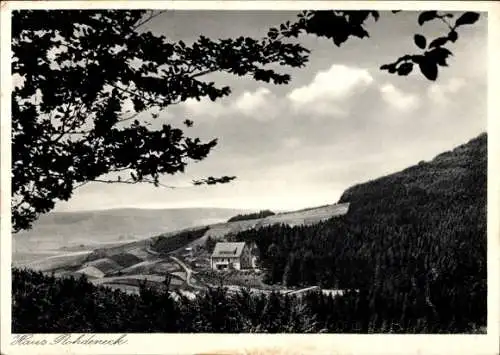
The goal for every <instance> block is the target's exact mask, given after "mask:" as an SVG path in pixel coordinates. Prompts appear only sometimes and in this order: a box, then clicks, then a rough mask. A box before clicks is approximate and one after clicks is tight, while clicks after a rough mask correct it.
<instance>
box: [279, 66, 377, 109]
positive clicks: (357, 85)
mask: <svg viewBox="0 0 500 355" xmlns="http://www.w3.org/2000/svg"><path fill="white" fill-rule="evenodd" d="M372 82H373V77H372V76H371V75H370V73H369V72H368V71H367V70H365V69H361V68H356V67H349V66H346V65H339V64H333V65H332V66H331V67H330V68H329V69H328V70H325V71H320V72H318V73H317V74H316V76H315V77H314V78H313V80H312V81H311V82H310V83H309V84H307V85H304V86H302V87H299V88H296V89H294V90H292V91H291V92H290V93H289V94H288V95H287V97H288V99H289V100H290V102H291V103H292V105H293V106H294V108H295V109H299V110H309V111H311V110H312V111H314V112H316V113H320V114H321V113H324V114H332V113H336V114H339V115H347V114H348V106H349V105H348V104H347V103H346V100H348V99H349V98H350V97H352V96H353V95H354V94H358V93H360V92H362V91H364V90H365V89H366V88H367V87H368V86H370V84H371V83H372Z"/></svg>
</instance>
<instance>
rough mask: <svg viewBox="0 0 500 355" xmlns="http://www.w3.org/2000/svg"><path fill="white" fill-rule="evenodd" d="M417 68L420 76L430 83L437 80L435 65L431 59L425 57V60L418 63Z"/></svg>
mask: <svg viewBox="0 0 500 355" xmlns="http://www.w3.org/2000/svg"><path fill="white" fill-rule="evenodd" d="M418 66H419V67H420V71H421V72H422V74H423V75H424V76H425V77H426V78H427V79H429V80H432V81H435V80H436V79H437V76H438V68H437V64H436V62H435V61H433V60H432V59H431V58H429V57H426V60H422V61H421V62H420V63H418Z"/></svg>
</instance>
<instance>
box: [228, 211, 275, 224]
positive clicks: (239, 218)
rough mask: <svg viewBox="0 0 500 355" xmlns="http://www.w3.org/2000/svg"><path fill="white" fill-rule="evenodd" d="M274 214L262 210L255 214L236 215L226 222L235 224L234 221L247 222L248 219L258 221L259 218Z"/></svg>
mask: <svg viewBox="0 0 500 355" xmlns="http://www.w3.org/2000/svg"><path fill="white" fill-rule="evenodd" d="M275 214H276V213H274V212H273V211H271V210H262V211H259V212H255V213H246V214H237V215H236V216H233V217H231V218H229V219H228V220H227V221H228V222H236V221H245V220H249V219H259V218H265V217H269V216H274V215H275Z"/></svg>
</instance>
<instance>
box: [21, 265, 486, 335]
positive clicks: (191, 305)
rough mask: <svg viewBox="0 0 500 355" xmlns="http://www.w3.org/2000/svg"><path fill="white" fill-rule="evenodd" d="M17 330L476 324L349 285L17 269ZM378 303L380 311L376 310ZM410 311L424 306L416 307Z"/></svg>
mask: <svg viewBox="0 0 500 355" xmlns="http://www.w3.org/2000/svg"><path fill="white" fill-rule="evenodd" d="M12 276H13V277H12V282H13V289H12V290H13V294H12V332H13V333H86V332H92V333H115V332H119V333H137V332H140V333H153V332H162V333H175V332H182V333H189V332H193V333H198V332H206V333H210V332H213V333H254V332H260V333H318V332H331V333H372V332H392V333H408V332H413V333H434V332H472V331H477V329H475V328H473V327H471V325H470V324H466V323H461V322H455V323H449V324H448V325H447V327H443V326H442V323H439V322H437V323H436V322H429V320H432V319H433V318H432V317H433V315H432V314H431V313H429V314H427V315H426V316H424V315H422V314H420V315H419V316H409V317H403V318H401V317H398V316H395V315H394V314H393V313H391V310H390V304H389V305H386V304H385V301H386V300H383V299H377V302H376V303H371V302H370V298H371V296H370V295H369V294H366V293H365V292H364V291H361V292H355V291H351V292H347V293H346V294H345V295H343V296H337V297H333V296H331V295H324V294H322V293H321V292H310V293H308V294H306V295H305V296H304V297H303V298H302V299H301V298H297V297H295V296H287V295H282V294H279V293H270V294H267V295H266V294H260V295H255V294H254V295H253V294H251V293H250V292H248V291H245V290H243V291H241V292H239V293H236V294H229V293H228V292H227V290H226V289H224V288H213V289H209V290H207V291H206V292H205V293H204V294H202V295H200V296H199V297H197V298H196V299H194V300H190V299H188V298H186V297H182V296H180V295H179V297H180V298H179V299H174V297H172V296H171V294H169V293H168V292H162V291H158V290H153V289H148V288H145V287H142V288H141V292H140V294H139V295H131V294H126V293H124V292H122V291H119V290H111V289H110V288H107V287H104V286H94V285H93V284H92V283H90V282H89V281H88V280H87V279H85V278H84V277H81V278H79V279H75V278H55V277H53V276H47V275H43V274H42V273H40V272H34V271H27V270H19V269H14V270H13V275H12ZM375 309H376V310H377V313H376V314H377V317H373V316H372V312H373V311H374V310H375ZM408 311H409V312H411V311H414V312H415V314H416V313H418V312H417V310H413V309H409V310H408Z"/></svg>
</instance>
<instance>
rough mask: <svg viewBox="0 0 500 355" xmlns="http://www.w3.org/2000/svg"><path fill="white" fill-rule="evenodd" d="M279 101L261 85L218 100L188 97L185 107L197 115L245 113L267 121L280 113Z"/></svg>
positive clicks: (216, 115) (217, 115)
mask: <svg viewBox="0 0 500 355" xmlns="http://www.w3.org/2000/svg"><path fill="white" fill-rule="evenodd" d="M277 102H278V101H277V98H276V96H275V95H274V94H273V93H272V92H271V91H270V90H269V89H268V88H264V87H260V88H257V89H256V90H255V91H244V92H243V93H242V94H240V95H239V96H236V98H233V97H229V98H224V99H221V100H218V101H216V102H213V101H210V100H208V99H202V100H200V101H197V100H195V99H188V100H187V101H186V102H185V103H184V104H183V107H184V109H185V110H186V111H187V113H189V114H191V115H195V116H209V117H211V118H215V117H221V116H232V115H233V116H234V115H245V116H248V117H251V118H254V119H256V120H259V121H265V120H268V119H271V118H273V117H275V116H276V115H277V114H278V112H279V110H278V107H277V105H276V103H277Z"/></svg>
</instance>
